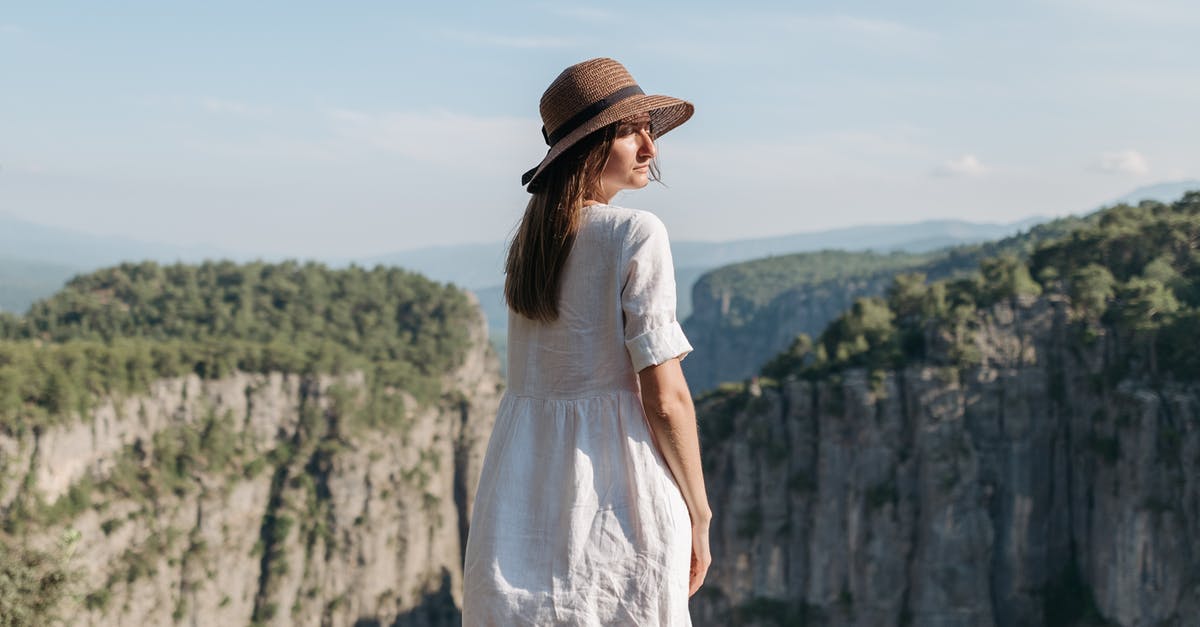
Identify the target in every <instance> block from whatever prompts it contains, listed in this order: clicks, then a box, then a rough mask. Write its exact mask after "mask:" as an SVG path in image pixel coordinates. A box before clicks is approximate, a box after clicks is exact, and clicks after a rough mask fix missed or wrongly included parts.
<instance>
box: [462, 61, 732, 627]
mask: <svg viewBox="0 0 1200 627" xmlns="http://www.w3.org/2000/svg"><path fill="white" fill-rule="evenodd" d="M540 108H541V114H542V121H543V122H544V124H545V125H544V126H543V128H542V134H543V135H544V137H545V139H546V143H547V144H549V145H550V150H549V152H548V153H547V154H546V157H545V159H543V160H542V162H541V163H540V164H539V165H538V166H537V167H535V168H534V169H532V170H530V171H529V172H526V173H525V176H523V177H522V179H521V182H522V184H523V185H528V186H529V187H528V190H529V191H530V192H531V193H532V194H533V197H532V198H531V199H530V201H529V205H528V207H527V208H526V211H525V215H524V217H523V218H522V221H521V224H520V226H519V228H518V230H517V233H516V235H515V237H514V238H513V241H512V243H511V246H510V248H509V254H508V262H507V267H506V272H507V278H506V281H505V297H506V299H507V300H508V305H509V318H508V379H509V380H508V389H507V391H506V392H505V394H504V398H503V399H502V400H501V403H500V410H499V414H498V415H497V418H496V424H495V427H494V428H493V431H492V435H491V439H490V441H489V443H488V448H487V452H486V454H485V456H484V462H483V470H482V473H481V478H480V481H479V487H478V490H477V492H476V494H475V503H474V508H473V511H472V519H471V527H470V534H469V536H468V540H467V547H466V563H465V568H464V585H463V600H464V602H463V624H464V625H466V626H468V627H471V626H474V625H548V624H555V625H561V624H570V625H610V624H611V625H690V624H691V620H690V618H689V616H688V608H687V601H688V597H689V596H691V595H692V594H694V593H695V592H696V590H697V589H698V588H699V587H700V585H701V583H703V581H704V576H705V573H706V572H707V570H708V566H709V562H710V559H711V558H710V556H709V547H708V527H709V522H710V519H711V518H712V513H711V511H710V510H709V505H708V498H707V495H706V493H705V489H704V478H703V475H702V474H701V470H700V448H699V443H698V438H697V433H696V420H695V410H694V408H693V407H692V400H691V394H690V392H689V391H688V388H687V383H686V382H685V381H684V378H683V373H682V371H681V370H680V366H679V360H681V359H683V357H684V356H685V355H686V354H687V353H688V352H689V351H691V349H692V347H691V345H690V344H689V343H688V341H687V338H686V337H684V334H683V330H682V329H681V328H680V326H679V323H678V322H677V321H676V319H675V279H674V269H673V267H672V263H671V250H670V247H669V244H668V240H667V232H666V228H665V227H664V226H663V223H662V221H660V220H659V219H658V218H657V217H655V216H654V215H653V214H651V213H649V212H645V211H639V210H635V209H625V208H621V207H615V206H613V205H610V204H608V203H609V202H610V201H611V200H612V198H613V197H614V196H615V195H616V194H617V192H619V191H621V190H623V189H640V188H642V187H645V186H646V184H647V183H648V182H649V181H650V180H651V179H654V180H657V168H656V166H655V164H654V161H653V159H654V156H655V154H656V148H655V145H654V140H655V139H656V138H657V137H660V136H662V135H663V134H665V133H666V132H667V131H669V130H671V129H672V128H674V127H676V126H678V125H679V124H682V123H683V122H684V121H686V120H687V119H688V118H689V117H691V115H692V105H691V104H690V103H687V102H684V101H682V100H679V99H676V98H671V97H668V96H647V95H644V94H643V92H642V90H641V89H640V88H639V87H638V86H637V83H635V82H634V80H633V77H631V76H630V75H629V72H628V71H626V70H625V68H624V67H623V66H621V64H619V63H617V62H616V61H613V60H612V59H592V60H590V61H584V62H583V63H579V64H577V65H573V66H571V67H569V68H567V69H566V70H564V71H563V72H562V74H560V75H559V76H558V78H557V79H555V80H554V82H553V83H551V85H550V87H549V88H548V89H547V90H546V92H545V94H544V95H543V96H542V100H541V107H540Z"/></svg>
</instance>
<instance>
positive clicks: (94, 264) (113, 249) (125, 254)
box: [0, 213, 245, 269]
mask: <svg viewBox="0 0 1200 627" xmlns="http://www.w3.org/2000/svg"><path fill="white" fill-rule="evenodd" d="M0 251H3V253H4V257H7V258H9V259H21V260H24V261H26V262H42V263H48V264H55V265H59V266H71V267H75V268H85V269H91V268H98V267H101V266H110V265H115V264H118V263H120V262H122V261H141V260H145V259H153V260H155V261H159V262H167V263H169V262H174V261H200V260H203V259H232V258H239V257H245V255H241V256H239V255H236V254H234V253H232V252H230V251H228V250H223V249H220V248H216V247H213V246H173V245H170V244H162V243H157V242H145V241H142V240H137V239H132V238H128V237H115V236H108V235H93V234H91V233H85V232H83V231H77V230H74V229H66V228H62V227H57V226H47V225H44V224H37V223H34V222H29V221H26V220H22V219H20V218H15V217H13V216H11V215H7V214H3V213H0Z"/></svg>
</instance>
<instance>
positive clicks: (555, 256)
mask: <svg viewBox="0 0 1200 627" xmlns="http://www.w3.org/2000/svg"><path fill="white" fill-rule="evenodd" d="M623 123H625V120H622V121H620V122H615V123H613V124H609V125H608V126H605V127H604V128H602V129H600V130H598V131H596V132H595V133H592V134H591V135H589V136H587V137H586V138H584V139H582V140H580V141H579V143H577V144H575V145H574V146H572V147H571V149H570V150H568V151H567V152H564V153H563V154H562V155H561V156H560V157H559V158H558V159H555V161H554V162H553V163H552V164H551V165H550V166H548V167H547V168H546V170H545V171H544V172H542V174H541V176H539V177H538V181H537V188H536V189H531V192H532V194H533V196H532V198H530V199H529V204H528V205H526V206H525V215H524V216H523V217H522V218H521V223H520V225H518V226H517V231H516V235H514V236H513V240H512V243H511V244H509V247H508V258H507V261H506V262H505V265H504V272H505V278H504V298H505V300H506V301H508V306H509V307H510V308H511V309H512V310H513V311H516V312H517V313H519V314H521V315H523V316H525V317H527V318H531V319H533V320H538V321H542V322H551V321H554V320H556V319H558V294H559V283H560V280H561V278H562V270H563V266H565V265H566V261H567V255H568V254H570V252H571V247H572V245H573V244H574V243H575V234H576V233H578V232H579V225H580V214H581V212H582V209H583V202H584V201H585V200H588V199H589V198H590V199H596V198H604V196H603V195H602V194H601V189H600V175H601V173H602V172H603V171H604V166H605V165H606V164H607V163H608V152H609V150H610V149H611V147H612V142H613V139H614V138H615V137H616V136H617V129H618V128H619V127H620V126H621V124H623ZM650 170H651V177H650V178H651V179H652V180H658V169H657V164H655V163H653V162H651V165H650Z"/></svg>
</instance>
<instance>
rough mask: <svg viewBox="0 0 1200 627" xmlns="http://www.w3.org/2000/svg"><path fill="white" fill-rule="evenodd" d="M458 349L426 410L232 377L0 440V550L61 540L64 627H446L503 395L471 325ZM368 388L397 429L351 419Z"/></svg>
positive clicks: (397, 395) (479, 330)
mask: <svg viewBox="0 0 1200 627" xmlns="http://www.w3.org/2000/svg"><path fill="white" fill-rule="evenodd" d="M470 335H471V342H470V347H469V348H468V350H467V352H466V357H465V359H464V360H463V361H462V363H461V365H460V366H459V367H458V368H457V369H456V370H454V371H453V372H450V373H447V374H446V376H445V377H444V378H443V380H442V389H443V393H442V394H441V396H440V399H439V400H437V401H435V402H433V403H418V402H417V401H416V400H415V399H414V398H412V397H411V396H409V395H407V394H406V393H405V392H403V391H401V390H395V389H387V390H382V391H378V390H376V391H372V390H369V389H367V387H368V385H369V384H368V383H366V381H367V379H366V377H364V376H362V375H361V374H357V373H351V374H348V375H344V376H338V377H334V376H327V375H298V374H292V375H284V374H278V373H274V374H251V373H244V372H236V373H234V374H232V375H229V376H224V377H222V378H220V379H216V380H202V379H200V378H198V377H196V376H187V377H181V378H175V379H166V380H159V381H157V382H155V383H153V384H152V385H151V390H150V392H149V393H147V394H139V395H136V396H131V397H128V398H109V399H106V400H105V401H104V402H102V403H100V405H99V406H98V407H97V408H95V409H92V410H89V411H88V413H87V414H86V415H83V416H76V419H75V420H71V421H64V423H63V424H60V425H52V426H46V427H43V428H39V429H35V430H30V431H29V432H27V433H26V434H24V435H9V436H0V467H2V469H3V478H4V482H3V486H2V487H0V508H3V512H4V513H5V516H6V526H7V527H9V529H8V531H9V532H10V533H11V534H12V535H11V536H9V538H10V539H11V540H12V541H18V540H17V539H18V538H19V539H20V540H19V541H20V542H23V543H29V544H30V545H40V546H43V547H47V548H49V547H50V546H51V545H52V544H53V542H54V540H55V539H56V538H59V537H60V536H61V535H62V534H63V532H64V531H66V530H74V531H77V532H78V536H77V538H78V539H77V540H76V541H75V543H74V545H73V548H72V551H73V553H72V555H71V557H70V562H69V565H70V567H71V568H72V569H74V570H76V571H77V572H78V573H79V579H78V581H76V582H74V583H73V584H72V586H71V588H72V590H73V591H74V593H75V594H74V598H73V599H71V600H70V601H68V602H64V603H63V604H62V605H61V607H60V608H59V610H60V612H59V613H60V614H61V615H62V616H63V617H64V618H65V620H66V622H67V623H68V624H72V625H117V624H129V625H135V624H136V625H170V624H187V625H245V624H260V625H431V626H432V625H456V624H458V609H457V608H458V607H460V599H459V597H460V595H461V577H462V569H461V563H462V550H463V546H464V540H465V533H466V525H467V521H468V520H469V516H470V512H469V505H470V503H471V501H472V499H473V497H474V489H475V482H476V480H477V478H478V473H479V466H480V464H481V461H482V454H483V448H484V446H485V445H486V438H487V435H488V433H489V432H490V428H491V421H492V420H493V418H494V415H495V410H496V407H497V405H498V402H499V398H500V393H501V389H502V383H501V381H500V378H499V371H498V364H497V362H496V358H495V355H494V353H493V352H492V351H491V349H490V348H489V346H488V343H487V339H486V337H487V336H486V329H485V326H484V322H483V319H482V317H481V316H478V315H477V316H476V320H475V323H474V324H473V326H472V329H471V334H470ZM372 393H381V394H384V395H386V396H389V397H392V398H393V402H392V403H391V406H393V407H395V408H396V415H395V416H392V417H389V418H388V419H387V420H386V421H384V420H382V419H381V418H380V417H378V416H364V415H362V411H361V408H362V407H363V405H364V403H363V399H364V398H365V397H366V396H367V395H368V394H372ZM30 502H33V503H39V502H40V503H43V504H44V505H39V506H37V507H34V508H32V509H35V510H37V514H36V515H35V516H31V517H27V519H22V518H20V517H18V516H16V515H15V514H14V512H15V511H16V510H17V509H18V508H17V505H19V504H22V503H30ZM26 509H30V508H28V507H27V508H26Z"/></svg>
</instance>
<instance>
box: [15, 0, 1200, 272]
mask: <svg viewBox="0 0 1200 627" xmlns="http://www.w3.org/2000/svg"><path fill="white" fill-rule="evenodd" d="M1198 28H1200V4H1198V3H1195V2H1191V1H1190V0H1188V1H1184V0H1047V1H1044V2H1027V1H1023V0H1013V1H1010V2H999V3H996V2H992V3H981V2H950V1H947V2H920V1H914V2H905V3H895V2H856V1H849V2H837V3H803V2H741V3H737V5H736V6H735V5H734V3H728V2H720V3H707V2H666V1H660V2H654V3H632V2H614V1H608V2H603V3H572V2H553V3H538V2H505V3H499V2H490V3H474V4H472V3H466V2H456V3H407V2H345V3H329V2H323V3H317V2H254V3H247V2H225V1H217V0H210V1H207V2H203V3H199V2H191V3H184V2H171V3H163V2H120V1H114V2H104V3H94V2H93V3H84V2H76V3H71V2H55V3H44V2H15V1H9V0H0V213H2V214H7V215H9V216H12V217H16V218H20V219H24V220H29V221H33V222H38V223H41V224H47V225H53V226H62V227H69V228H72V229H76V230H80V231H85V232H89V233H96V234H105V235H121V236H125V237H131V238H136V239H143V240H148V241H155V242H164V243H169V244H173V245H176V244H177V245H180V246H195V245H206V246H216V247H220V248H222V249H225V250H229V251H236V252H239V253H254V254H262V255H264V256H280V255H283V256H296V257H334V256H366V255H376V254H384V253H388V252H393V251H398V250H404V249H410V248H417V247H423V246H431V245H446V244H457V243H467V242H492V241H500V240H503V239H505V238H507V237H508V236H509V235H510V233H511V231H512V229H513V227H514V226H515V224H516V223H517V221H518V220H519V219H520V216H521V213H522V212H523V210H524V206H525V203H526V201H527V200H528V194H527V193H526V192H525V191H524V190H523V189H522V188H521V186H520V183H519V180H520V176H521V173H523V172H524V171H525V170H527V169H528V168H530V167H532V166H534V165H535V164H536V163H537V162H538V161H540V160H541V158H542V156H543V155H544V154H545V151H546V146H545V144H544V143H543V140H542V137H541V133H540V127H541V120H540V118H539V114H538V109H537V106H538V100H539V99H540V97H541V94H542V92H543V91H544V90H545V88H546V86H548V85H549V83H550V82H551V81H552V80H553V79H554V77H555V76H557V75H558V73H559V72H560V71H561V70H562V69H563V68H565V67H567V66H569V65H571V64H573V63H576V62H579V61H582V60H584V59H588V58H592V57H597V56H607V57H612V58H615V59H617V60H619V61H621V62H622V63H623V64H624V65H625V66H626V67H627V68H628V69H629V70H630V72H631V73H632V75H633V76H634V77H635V79H636V80H637V81H638V83H639V84H640V85H641V86H642V87H643V89H645V90H646V92H647V93H661V94H668V95H672V96H676V97H679V98H683V99H685V100H688V101H690V102H692V103H694V104H695V106H696V113H695V116H694V117H693V118H692V119H691V120H690V121H688V122H687V123H686V124H684V125H683V126H680V127H679V128H677V129H675V130H673V131H672V132H671V133H670V134H668V135H666V136H665V137H663V138H662V139H661V140H660V142H659V146H658V148H659V164H660V167H661V170H662V174H663V179H664V181H663V182H664V183H665V184H666V185H665V186H660V185H657V184H655V183H651V185H650V186H649V187H647V188H646V189H644V190H639V191H636V192H623V193H622V194H620V195H618V196H617V198H616V199H615V200H614V201H613V202H614V203H615V204H621V205H624V206H630V207H637V208H641V209H647V210H650V211H653V212H655V213H656V214H658V215H659V216H660V217H662V219H663V221H664V222H665V223H666V224H667V225H668V228H669V230H670V233H671V237H672V239H687V240H728V239H736V238H748V237H762V236H772V235H783V234H789V233H798V232H809V231H818V230H823V229H828V228H835V227H843V226H852V225H861V224H878V223H896V222H914V221H918V220H925V219H932V218H959V219H965V220H971V221H977V222H1009V221H1015V220H1018V219H1021V218H1025V217H1028V216H1032V215H1045V216H1053V215H1065V214H1068V213H1078V212H1082V211H1087V210H1090V209H1094V208H1096V207H1097V206H1099V205H1100V204H1101V203H1103V202H1105V201H1107V200H1109V199H1112V198H1114V197H1116V196H1119V195H1121V194H1124V193H1126V192H1128V191H1130V190H1131V189H1133V188H1135V187H1138V186H1141V185H1147V184H1152V183H1158V182H1166V181H1173V180H1180V179H1194V178H1200V150H1197V149H1196V147H1197V146H1200V116H1198V115H1197V114H1196V111H1200V80H1198V79H1200V37H1196V36H1195V33H1196V32H1197V29H1198Z"/></svg>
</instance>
